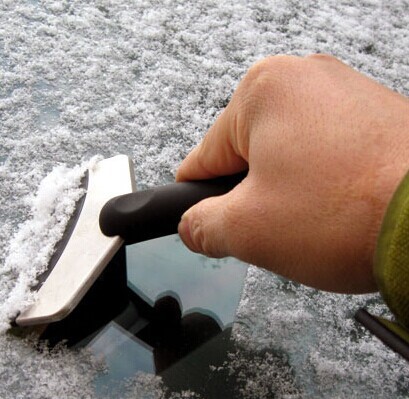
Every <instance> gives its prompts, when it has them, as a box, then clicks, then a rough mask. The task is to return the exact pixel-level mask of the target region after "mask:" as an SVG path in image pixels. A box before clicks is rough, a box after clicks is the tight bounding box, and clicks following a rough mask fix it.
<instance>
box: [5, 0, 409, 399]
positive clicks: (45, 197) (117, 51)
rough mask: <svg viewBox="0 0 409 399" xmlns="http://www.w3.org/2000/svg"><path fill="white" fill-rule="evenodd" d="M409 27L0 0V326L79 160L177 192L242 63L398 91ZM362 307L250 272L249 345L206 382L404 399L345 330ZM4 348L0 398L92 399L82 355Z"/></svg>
mask: <svg viewBox="0 0 409 399" xmlns="http://www.w3.org/2000/svg"><path fill="white" fill-rule="evenodd" d="M408 26H409V12H408V4H407V1H405V0H394V1H390V2H383V1H380V0H365V1H362V2H354V1H352V0H345V1H342V2H339V1H335V0H330V1H321V0H317V1H311V2H303V1H301V0H298V1H296V0H295V1H293V0H283V1H281V0H280V1H278V0H266V1H258V2H254V1H250V0H248V1H246V0H239V1H233V0H226V1H222V2H216V1H214V0H205V1H200V2H189V1H185V0H180V1H170V0H163V1H160V2H158V1H154V0H143V1H138V2H129V1H128V2H127V1H124V0H101V1H87V2H81V1H66V0H38V1H37V0H30V1H26V0H24V1H23V0H3V1H1V2H0V183H1V184H0V204H1V205H0V221H1V226H2V228H1V230H0V324H1V327H0V329H1V330H2V331H4V328H6V327H7V325H8V320H9V319H10V318H11V317H12V316H13V315H14V314H15V313H16V312H17V311H18V310H19V309H21V308H22V307H23V306H24V305H25V303H27V301H29V300H30V295H28V292H29V291H28V287H29V285H31V284H33V282H34V281H35V279H36V275H37V273H38V272H40V270H41V269H42V268H43V267H44V265H45V264H46V261H47V259H48V257H49V256H50V253H51V252H52V246H53V243H54V242H55V241H57V240H58V237H59V235H60V234H61V229H62V226H63V225H64V223H65V218H66V217H67V216H68V214H69V212H70V209H71V207H72V204H73V201H75V198H77V197H78V196H79V195H80V192H78V191H77V188H78V185H77V183H78V178H79V174H80V173H79V172H80V169H81V168H79V169H77V168H78V167H77V166H76V165H80V164H81V163H82V162H83V160H84V159H90V158H91V157H92V156H94V155H95V154H102V156H103V157H104V158H107V157H109V156H113V155H116V154H118V153H123V154H126V155H129V156H130V157H131V158H132V159H133V160H134V161H135V172H136V179H137V184H138V187H139V188H141V187H146V186H150V185H155V184H159V183H163V182H168V181H171V180H173V176H174V172H175V169H176V167H177V165H178V164H179V163H180V161H181V160H182V159H183V157H184V156H185V154H187V153H188V151H189V150H190V149H191V148H192V147H193V146H194V145H195V144H197V143H198V142H199V141H200V139H201V138H202V137H203V135H204V133H205V132H206V130H207V129H208V128H209V126H210V125H211V124H212V123H213V121H214V120H215V118H216V117H217V115H218V114H219V113H220V112H221V110H222V109H223V108H224V107H225V106H226V105H227V103H228V101H229V98H230V97H231V95H232V93H233V91H234V88H235V87H236V86H237V84H238V82H239V80H240V78H241V77H242V76H243V75H244V74H245V72H246V70H247V69H248V68H249V66H250V65H251V64H252V63H253V62H255V61H256V60H259V59H261V58H263V57H265V56H267V55H271V54H277V53H290V54H298V55H305V54H308V53H311V52H327V53H331V54H333V55H335V56H338V57H340V58H342V59H343V60H344V61H346V62H347V63H348V64H350V65H351V66H353V67H355V68H358V69H359V70H360V71H362V72H364V73H366V74H368V75H370V76H372V77H374V78H376V79H377V80H378V81H380V82H381V83H384V84H386V85H387V86H389V87H391V88H392V89H394V90H397V91H398V92H401V93H403V94H406V95H408V94H409V84H408V79H407V77H408V76H409V58H408V50H407V49H408V48H409V32H408V28H407V27H408ZM63 164H64V165H66V166H65V167H63V166H61V165H63ZM56 165H60V166H57V169H56V170H54V172H52V171H53V169H54V168H55V167H56ZM50 173H51V175H50V177H49V178H48V180H46V181H44V182H42V180H43V179H44V176H47V175H49V174H50ZM77 173H78V174H77ZM63 175H64V176H65V177H66V178H67V180H70V181H71V186H70V185H69V186H64V184H63V182H62V180H60V177H61V178H62V176H63ZM71 179H72V180H71ZM63 180H64V179H63ZM63 186H64V187H65V188H63ZM44 187H48V190H46V189H45V188H44ZM43 188H44V190H45V191H43ZM60 189H61V190H62V191H63V192H64V193H65V194H66V195H65V197H64V198H62V197H58V196H59V192H60V191H59V190H60ZM33 193H38V194H37V195H33ZM71 196H72V197H71ZM68 197H70V198H71V199H70V200H69V201H68ZM52 198H54V199H52ZM56 198H58V201H55V199H56ZM67 201H68V202H67ZM54 206H55V207H58V206H60V210H62V208H64V209H65V210H66V212H65V211H64V212H60V210H58V211H57V212H56V213H55V214H50V212H49V210H50V209H51V208H52V207H54ZM57 214H58V215H60V216H58V217H56V215H57ZM36 215H37V216H36ZM6 258H7V260H6ZM364 305H367V306H368V307H369V308H370V309H371V310H373V311H374V312H376V313H379V312H386V309H385V307H382V305H381V302H380V300H379V298H377V297H349V296H337V295H331V294H324V293H317V292H315V291H314V290H310V289H306V288H304V287H299V286H297V285H294V284H291V283H287V282H284V281H281V280H280V279H278V278H276V277H274V276H272V275H270V274H268V273H265V272H263V271H260V270H257V269H251V270H250V273H249V277H248V279H247V281H246V286H245V291H244V293H243V298H242V301H241V305H240V309H239V315H238V323H237V325H236V326H235V331H234V336H235V339H236V341H237V342H238V343H240V345H244V346H243V348H244V349H241V350H239V351H238V352H237V353H236V354H235V358H232V359H231V360H230V361H231V362H230V363H229V364H226V365H224V366H223V370H219V371H218V370H214V372H215V373H217V372H221V373H222V372H225V371H226V370H230V371H231V372H232V376H234V378H238V379H239V380H240V384H241V385H240V386H241V387H242V389H243V390H242V393H241V395H242V396H243V397H248V398H254V397H259V396H257V393H260V395H265V393H263V392H270V391H274V390H277V392H279V393H280V394H277V396H279V395H282V397H285V390H286V389H288V395H290V396H288V397H291V395H298V393H299V392H301V393H302V395H303V397H314V398H315V397H339V398H342V397H394V398H399V397H405V396H407V392H408V386H409V385H408V377H407V376H408V374H409V373H408V369H407V366H406V365H405V363H404V362H403V361H402V359H400V358H399V357H398V356H396V355H395V354H394V353H393V352H391V351H390V350H388V349H386V348H385V347H384V346H383V345H382V344H381V343H379V342H378V341H377V340H376V339H375V338H373V337H371V336H370V335H369V334H368V333H366V332H364V331H363V330H362V329H361V328H360V327H358V326H357V325H356V324H355V323H354V322H353V320H352V315H353V312H354V311H355V310H356V309H357V308H359V307H360V306H364ZM0 352H1V354H2V355H1V356H0V397H1V398H5V399H9V398H19V397H21V398H23V397H28V396H29V397H32V398H40V397H41V398H53V397H73V398H77V397H84V398H87V397H95V392H94V391H93V388H92V382H91V381H92V378H93V376H94V374H95V365H93V364H92V362H90V361H89V360H88V359H87V358H86V356H85V355H84V357H82V355H80V354H78V353H72V352H69V351H66V350H64V349H62V348H60V350H59V351H58V352H56V353H55V354H53V355H50V354H45V353H43V354H41V353H39V352H37V351H33V347H32V343H30V342H27V341H24V340H21V339H19V338H16V337H12V336H10V335H8V334H5V333H4V332H3V333H1V334H0ZM271 353H275V354H277V356H278V358H276V357H273V358H271V357H270V355H269V354H271ZM251 354H253V356H254V359H253V360H251ZM249 357H250V359H249V361H248V362H247V363H248V367H247V363H246V362H245V360H244V359H247V358H249ZM280 359H281V360H280ZM252 369H254V370H257V371H258V375H255V374H254V373H253V372H252ZM277 370H278V371H279V373H278V374H275V375H276V378H274V379H272V381H271V385H269V383H268V381H266V380H263V378H262V373H263V372H275V371H277ZM280 370H281V371H280ZM278 371H277V372H278ZM146 378H147V379H149V378H153V377H152V376H151V377H146ZM257 378H259V379H257ZM155 381H156V380H155ZM280 381H281V384H282V385H280ZM247 382H248V384H247ZM151 383H152V384H153V385H152V386H153V387H154V388H155V390H156V388H157V393H158V395H159V397H161V396H160V395H164V392H165V387H163V386H161V385H160V384H159V385H156V382H151ZM139 386H140V385H139ZM128 388H129V392H130V393H129V397H135V395H134V396H132V392H137V391H132V389H136V388H134V387H133V386H132V384H131V385H130V386H129V387H128ZM258 388H260V390H258ZM141 389H142V388H141ZM183 394H184V395H194V393H189V392H185V393H183ZM175 395H176V393H175ZM178 395H182V393H178ZM185 397H186V396H185ZM193 397H194V396H193ZM260 397H262V396H260Z"/></svg>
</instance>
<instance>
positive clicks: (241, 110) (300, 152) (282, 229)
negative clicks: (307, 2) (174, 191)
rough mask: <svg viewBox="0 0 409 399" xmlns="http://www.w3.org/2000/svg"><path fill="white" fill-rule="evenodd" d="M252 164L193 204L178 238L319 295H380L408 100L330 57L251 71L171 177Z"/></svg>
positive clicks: (277, 59)
mask: <svg viewBox="0 0 409 399" xmlns="http://www.w3.org/2000/svg"><path fill="white" fill-rule="evenodd" d="M247 168H248V169H249V173H248V176H247V177H246V178H245V179H244V180H243V182H242V183H240V184H239V185H238V186H237V187H235V188H234V189H233V190H232V191H231V192H230V193H228V194H226V195H224V196H220V197H214V198H209V199H206V200H203V201H201V202H200V203H199V204H197V205H195V206H194V207H192V208H191V209H189V210H188V211H187V212H186V213H185V215H184V216H183V217H182V220H181V223H180V224H179V234H180V236H181V238H182V240H183V242H184V243H185V244H186V245H187V246H188V247H189V248H190V249H191V250H193V251H195V252H201V253H203V254H205V255H208V256H211V257H224V256H235V257H237V258H238V259H241V260H243V261H246V262H249V263H252V264H254V265H257V266H260V267H264V268H266V269H268V270H271V271H272V272H274V273H277V274H280V275H282V276H284V277H287V278H289V279H292V280H295V281H298V282H300V283H303V284H306V285H309V286H312V287H315V288H318V289H323V290H329V291H335V292H349V293H364V292H371V291H375V290H376V285H375V281H374V278H373V274H372V264H373V255H374V251H375V246H376V239H377V235H378V232H379V229H380V224H381V221H382V217H383V215H384V213H385V210H386V207H387V204H388V202H389V200H390V198H391V197H392V194H393V192H394V190H395V189H396V187H397V186H398V184H399V181H400V180H401V179H402V178H403V176H404V174H405V173H406V171H407V170H408V168H409V101H408V99H406V98H405V97H403V96H401V95H399V94H397V93H395V92H393V91H391V90H389V89H387V88H385V87H383V86H381V85H380V84H378V83H376V82H375V81H373V80H371V79H369V78H367V77H365V76H364V75H362V74H360V73H358V72H356V71H355V70H353V69H352V68H350V67H348V66H347V65H345V64H343V63H342V62H340V61H338V60H337V59H335V58H333V57H330V56H326V55H315V56H309V57H306V58H299V57H292V56H274V57H270V58H267V59H265V60H263V61H260V62H258V63H257V64H255V65H254V66H253V67H252V68H251V69H250V70H249V71H248V73H247V74H246V76H245V77H244V78H243V80H242V81H241V82H240V84H239V86H238V88H237V90H236V92H235V93H234V95H233V97H232V99H231V101H230V103H229V104H228V106H227V107H226V109H225V110H224V111H223V112H222V114H221V115H220V116H219V118H218V119H217V120H216V122H215V123H214V125H213V126H212V127H211V128H210V130H209V131H208V132H207V134H206V136H205V138H204V140H203V141H202V143H201V144H199V146H198V147H196V148H195V149H194V150H193V151H192V152H191V153H190V154H189V155H188V156H187V157H186V159H185V160H184V161H183V162H182V164H181V165H180V168H179V170H178V172H177V176H176V179H177V180H178V181H185V180H198V179H207V178H211V177H215V176H222V175H229V174H233V173H236V172H239V171H242V170H245V169H247Z"/></svg>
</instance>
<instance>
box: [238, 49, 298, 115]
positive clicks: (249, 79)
mask: <svg viewBox="0 0 409 399" xmlns="http://www.w3.org/2000/svg"><path fill="white" fill-rule="evenodd" d="M303 62H304V60H303V59H302V58H300V57H296V56H290V55H277V56H271V57H268V58H265V59H263V60H261V61H259V62H257V63H256V64H254V65H253V66H252V67H251V68H250V70H249V71H248V73H247V75H246V76H245V79H244V90H245V92H246V93H247V96H246V98H247V103H248V104H250V106H253V107H254V108H256V109H259V108H262V107H260V105H262V104H264V105H266V106H271V101H274V102H276V99H277V98H279V99H280V100H282V98H283V97H285V93H286V92H288V89H289V88H290V87H292V86H294V81H295V80H297V79H298V77H300V76H301V75H302V68H303Z"/></svg>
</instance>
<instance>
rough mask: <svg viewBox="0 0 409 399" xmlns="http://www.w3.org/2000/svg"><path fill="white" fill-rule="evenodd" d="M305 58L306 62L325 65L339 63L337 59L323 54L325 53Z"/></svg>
mask: <svg viewBox="0 0 409 399" xmlns="http://www.w3.org/2000/svg"><path fill="white" fill-rule="evenodd" d="M306 58H307V59H308V60H313V61H319V62H326V63H339V62H341V61H340V60H339V59H338V58H336V57H334V56H333V55H331V54H325V53H316V54H309V55H308V56H307V57H306Z"/></svg>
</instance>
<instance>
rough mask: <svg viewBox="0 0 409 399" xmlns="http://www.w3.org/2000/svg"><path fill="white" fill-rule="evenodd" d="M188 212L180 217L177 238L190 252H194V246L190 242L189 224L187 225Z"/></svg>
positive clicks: (191, 241)
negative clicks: (178, 237)
mask: <svg viewBox="0 0 409 399" xmlns="http://www.w3.org/2000/svg"><path fill="white" fill-rule="evenodd" d="M187 213H188V212H185V213H184V214H183V215H182V218H181V219H180V222H179V225H178V232H179V236H180V238H181V239H182V241H183V242H184V244H185V245H186V246H187V247H188V248H189V249H190V250H191V251H194V252H196V249H195V245H194V244H193V240H192V235H191V231H190V223H189V217H188V215H187Z"/></svg>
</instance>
